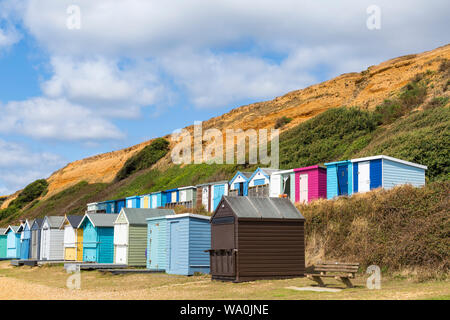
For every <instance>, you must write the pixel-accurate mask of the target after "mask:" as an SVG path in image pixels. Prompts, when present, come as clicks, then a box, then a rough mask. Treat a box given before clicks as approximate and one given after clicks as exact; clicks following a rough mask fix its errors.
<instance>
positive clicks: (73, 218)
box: [66, 215, 83, 228]
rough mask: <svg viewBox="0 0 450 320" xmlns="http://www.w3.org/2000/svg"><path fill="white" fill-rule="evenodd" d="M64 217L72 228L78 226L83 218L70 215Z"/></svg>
mask: <svg viewBox="0 0 450 320" xmlns="http://www.w3.org/2000/svg"><path fill="white" fill-rule="evenodd" d="M66 218H67V221H69V224H70V225H71V226H72V227H73V228H78V225H79V224H80V222H81V220H82V219H83V216H74V215H70V216H66Z"/></svg>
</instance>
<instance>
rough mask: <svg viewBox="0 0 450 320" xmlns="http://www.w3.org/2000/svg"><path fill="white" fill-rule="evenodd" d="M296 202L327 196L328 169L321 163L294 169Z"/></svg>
mask: <svg viewBox="0 0 450 320" xmlns="http://www.w3.org/2000/svg"><path fill="white" fill-rule="evenodd" d="M294 172H295V202H306V203H308V202H311V201H312V200H314V199H319V198H325V199H326V198H327V169H326V167H322V166H319V165H315V166H310V167H304V168H298V169H294Z"/></svg>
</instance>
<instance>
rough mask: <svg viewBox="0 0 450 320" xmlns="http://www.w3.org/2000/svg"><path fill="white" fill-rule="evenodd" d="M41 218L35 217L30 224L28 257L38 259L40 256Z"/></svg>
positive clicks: (42, 220)
mask: <svg viewBox="0 0 450 320" xmlns="http://www.w3.org/2000/svg"><path fill="white" fill-rule="evenodd" d="M42 222H44V219H43V218H37V219H35V220H34V222H33V224H32V225H31V244H30V247H31V248H30V249H31V250H30V259H33V260H38V259H40V256H41V230H42Z"/></svg>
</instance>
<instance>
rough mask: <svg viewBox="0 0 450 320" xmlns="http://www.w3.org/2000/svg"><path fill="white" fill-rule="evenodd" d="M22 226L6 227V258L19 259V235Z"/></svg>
mask: <svg viewBox="0 0 450 320" xmlns="http://www.w3.org/2000/svg"><path fill="white" fill-rule="evenodd" d="M21 231H22V226H8V228H7V229H6V231H5V234H6V257H7V258H12V259H19V258H20V233H21Z"/></svg>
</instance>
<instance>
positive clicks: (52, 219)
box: [44, 216, 64, 229]
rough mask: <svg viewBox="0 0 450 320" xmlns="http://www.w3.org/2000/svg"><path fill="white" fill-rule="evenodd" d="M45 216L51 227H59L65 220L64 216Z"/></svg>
mask: <svg viewBox="0 0 450 320" xmlns="http://www.w3.org/2000/svg"><path fill="white" fill-rule="evenodd" d="M45 218H46V219H47V221H48V225H49V226H50V228H51V229H56V228H59V227H60V226H61V224H62V223H63V221H64V216H46V217H45ZM44 220H45V219H44Z"/></svg>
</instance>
